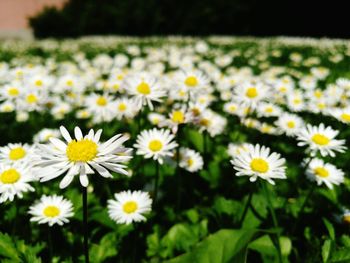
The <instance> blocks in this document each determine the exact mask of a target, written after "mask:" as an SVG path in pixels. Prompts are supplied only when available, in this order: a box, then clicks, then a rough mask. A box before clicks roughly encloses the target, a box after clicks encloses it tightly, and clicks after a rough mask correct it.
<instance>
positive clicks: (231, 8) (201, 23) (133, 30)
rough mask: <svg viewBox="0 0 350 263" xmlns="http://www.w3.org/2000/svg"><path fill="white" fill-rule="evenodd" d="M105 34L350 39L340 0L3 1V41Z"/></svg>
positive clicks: (0, 1) (0, 0) (345, 11)
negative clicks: (17, 38)
mask: <svg viewBox="0 0 350 263" xmlns="http://www.w3.org/2000/svg"><path fill="white" fill-rule="evenodd" d="M106 34H108V35H111V34H113V35H130V36H148V35H190V36H204V35H249V36H276V35H284V36H310V37H332V38H350V27H349V19H348V8H346V1H340V0H333V1H312V0H309V1H308V0H303V1H301V0H294V1H291V0H285V1H282V0H280V1H277V0H265V1H264V0H215V1H214V0H192V1H191V0H176V1H175V0H0V37H21V38H31V37H32V36H33V35H34V36H35V37H37V38H46V37H57V38H64V37H78V36H82V35H106Z"/></svg>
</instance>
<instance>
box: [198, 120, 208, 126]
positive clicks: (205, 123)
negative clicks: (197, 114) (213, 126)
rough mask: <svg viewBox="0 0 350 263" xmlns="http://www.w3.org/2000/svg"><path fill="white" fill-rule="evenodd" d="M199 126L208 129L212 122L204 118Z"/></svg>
mask: <svg viewBox="0 0 350 263" xmlns="http://www.w3.org/2000/svg"><path fill="white" fill-rule="evenodd" d="M199 124H200V125H202V126H205V127H208V126H209V125H210V120H208V119H205V118H203V119H201V120H200V121H199Z"/></svg>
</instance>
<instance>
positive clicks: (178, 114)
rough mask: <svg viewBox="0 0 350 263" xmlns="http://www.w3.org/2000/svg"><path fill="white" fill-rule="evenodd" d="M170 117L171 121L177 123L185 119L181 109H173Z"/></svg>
mask: <svg viewBox="0 0 350 263" xmlns="http://www.w3.org/2000/svg"><path fill="white" fill-rule="evenodd" d="M171 119H172V121H173V122H177V123H183V122H184V121H185V116H184V114H183V113H182V111H174V112H173V114H172V116H171Z"/></svg>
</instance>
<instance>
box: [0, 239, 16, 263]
mask: <svg viewBox="0 0 350 263" xmlns="http://www.w3.org/2000/svg"><path fill="white" fill-rule="evenodd" d="M0 256H4V257H7V258H9V259H12V260H13V261H14V262H20V258H19V255H18V252H17V250H16V247H15V245H14V243H13V241H12V239H11V238H10V236H9V235H8V234H3V233H1V232H0Z"/></svg>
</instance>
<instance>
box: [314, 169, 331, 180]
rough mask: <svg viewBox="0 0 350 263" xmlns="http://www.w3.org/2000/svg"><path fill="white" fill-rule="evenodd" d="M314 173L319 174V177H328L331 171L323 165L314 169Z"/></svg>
mask: <svg viewBox="0 0 350 263" xmlns="http://www.w3.org/2000/svg"><path fill="white" fill-rule="evenodd" d="M314 173H315V174H316V175H317V176H319V177H323V178H325V177H328V176H329V172H328V171H327V170H326V169H325V168H323V167H317V168H315V169H314Z"/></svg>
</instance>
